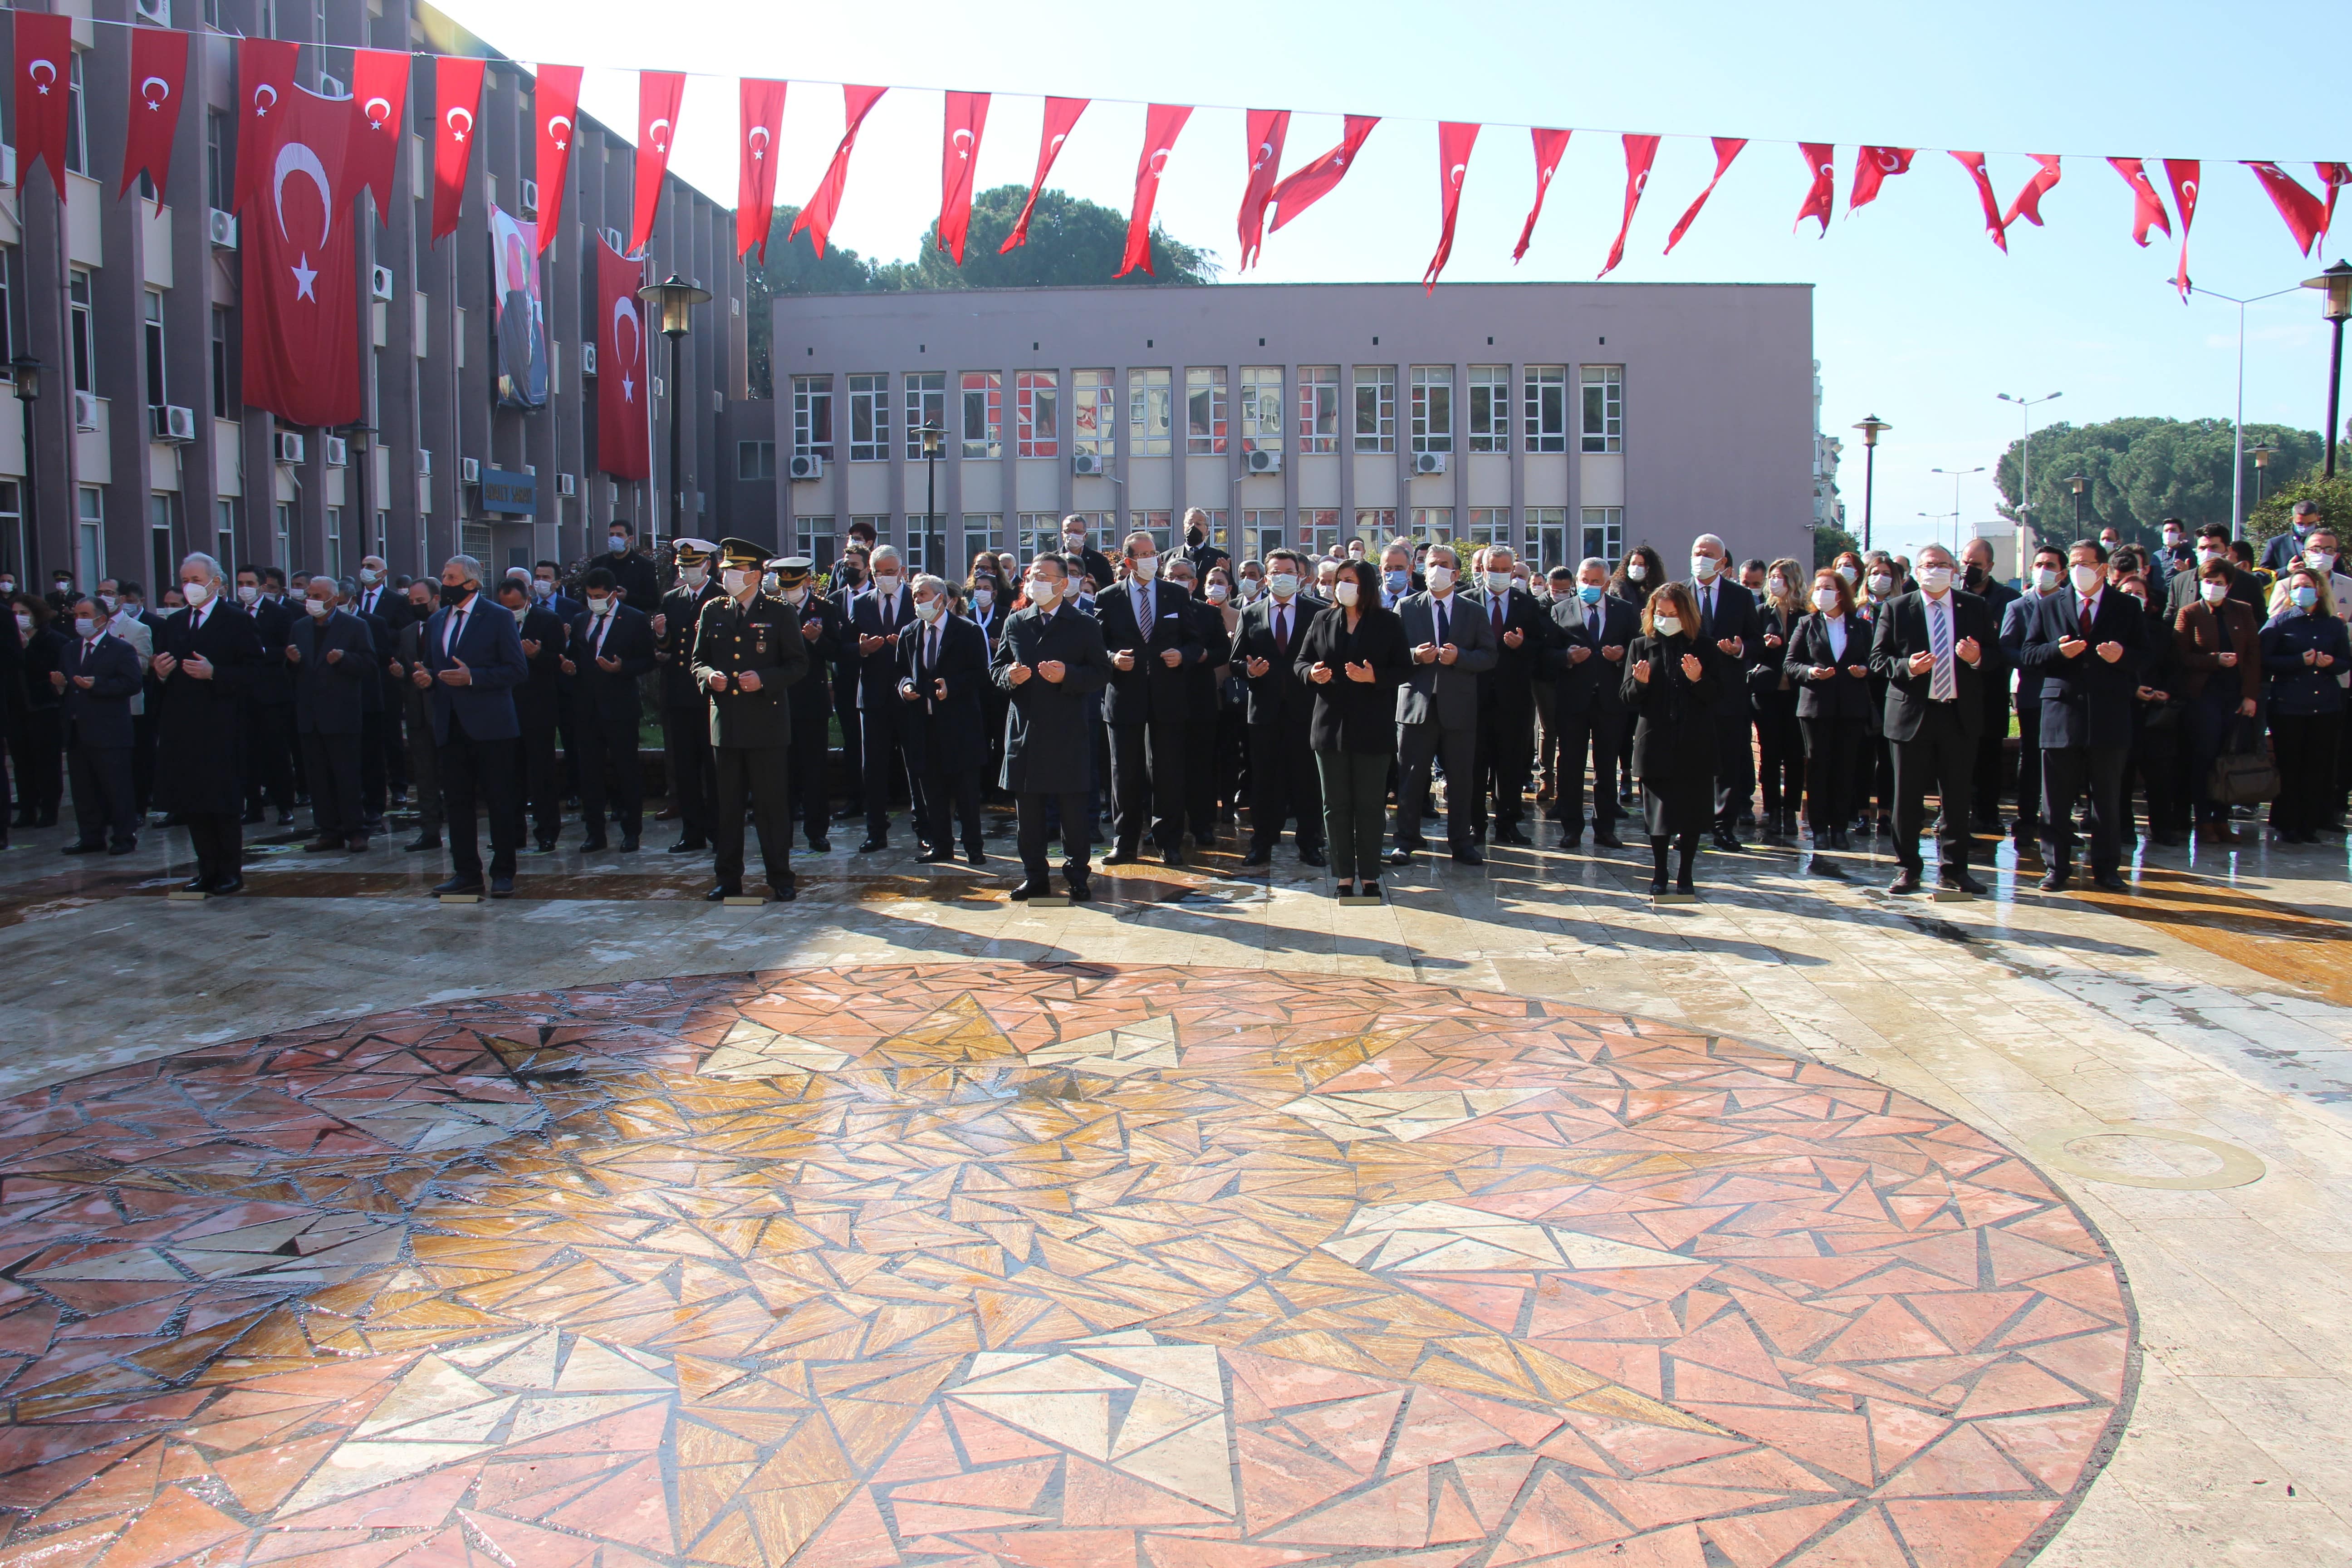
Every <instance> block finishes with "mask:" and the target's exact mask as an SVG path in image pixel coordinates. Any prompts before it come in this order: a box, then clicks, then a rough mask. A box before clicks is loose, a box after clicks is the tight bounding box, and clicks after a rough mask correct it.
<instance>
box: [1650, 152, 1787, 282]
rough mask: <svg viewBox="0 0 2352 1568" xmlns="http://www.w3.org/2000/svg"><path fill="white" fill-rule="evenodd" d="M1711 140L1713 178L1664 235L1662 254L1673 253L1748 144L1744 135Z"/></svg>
mask: <svg viewBox="0 0 2352 1568" xmlns="http://www.w3.org/2000/svg"><path fill="white" fill-rule="evenodd" d="M1713 141H1714V142H1715V178H1713V179H1711V180H1709V181H1707V183H1706V189H1705V190H1703V191H1701V192H1700V193H1699V194H1698V199H1697V200H1696V201H1694V202H1692V203H1691V205H1689V206H1687V207H1685V209H1683V216H1682V217H1681V218H1680V219H1679V220H1678V221H1677V222H1676V223H1675V228H1674V232H1673V233H1672V234H1669V235H1668V236H1666V248H1665V252H1664V254H1666V255H1668V256H1672V255H1673V254H1674V253H1675V246H1677V245H1680V244H1681V243H1682V242H1683V236H1685V235H1686V234H1688V233H1689V232H1690V226H1691V225H1693V224H1694V223H1696V222H1697V221H1698V209H1699V208H1701V207H1703V206H1705V205H1706V198H1707V197H1709V196H1711V195H1715V187H1716V186H1717V185H1719V184H1723V174H1724V171H1725V170H1727V169H1728V168H1730V167H1731V161H1732V160H1733V159H1734V158H1737V157H1738V156H1739V150H1740V149H1741V148H1743V147H1745V146H1747V145H1748V138H1747V137H1745V136H1717V137H1715V138H1713ZM1800 221H1801V220H1800Z"/></svg>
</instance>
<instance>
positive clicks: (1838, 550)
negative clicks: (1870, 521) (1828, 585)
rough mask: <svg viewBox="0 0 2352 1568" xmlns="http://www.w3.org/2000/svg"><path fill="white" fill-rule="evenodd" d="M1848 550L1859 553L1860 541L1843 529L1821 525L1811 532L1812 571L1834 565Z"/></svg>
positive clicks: (1860, 550)
mask: <svg viewBox="0 0 2352 1568" xmlns="http://www.w3.org/2000/svg"><path fill="white" fill-rule="evenodd" d="M1849 550H1851V551H1853V552H1855V553H1856V554H1859V553H1861V552H1862V541H1861V540H1859V539H1856V538H1855V537H1854V536H1853V534H1851V533H1848V532H1847V531H1845V530H1844V529H1843V528H1836V527H1832V526H1828V525H1823V526H1822V527H1820V528H1817V529H1815V530H1813V570H1814V571H1816V572H1818V571H1820V570H1821V569H1822V567H1824V566H1834V565H1836V564H1837V558H1838V557H1839V556H1841V555H1843V554H1844V553H1845V552H1847V551H1849ZM1808 602H1810V601H1808Z"/></svg>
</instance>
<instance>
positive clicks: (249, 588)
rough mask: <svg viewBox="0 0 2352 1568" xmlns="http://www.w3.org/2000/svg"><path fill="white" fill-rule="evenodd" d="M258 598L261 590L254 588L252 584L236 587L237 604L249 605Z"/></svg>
mask: <svg viewBox="0 0 2352 1568" xmlns="http://www.w3.org/2000/svg"><path fill="white" fill-rule="evenodd" d="M260 597H261V590H260V589H258V588H257V587H255V586H254V585H253V584H250V583H239V584H237V585H236V602H237V603H238V604H240V605H250V604H252V603H253V602H254V601H255V600H257V599H258V598H260Z"/></svg>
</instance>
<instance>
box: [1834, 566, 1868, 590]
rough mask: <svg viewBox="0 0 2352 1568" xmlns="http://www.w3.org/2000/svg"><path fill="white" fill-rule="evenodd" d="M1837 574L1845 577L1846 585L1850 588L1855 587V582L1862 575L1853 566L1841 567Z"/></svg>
mask: <svg viewBox="0 0 2352 1568" xmlns="http://www.w3.org/2000/svg"><path fill="white" fill-rule="evenodd" d="M1837 574H1838V575H1839V576H1841V577H1843V578H1844V579H1845V585H1846V586H1847V587H1849V588H1851V587H1853V585H1854V583H1855V582H1856V581H1857V580H1858V579H1859V578H1860V577H1861V576H1862V574H1861V573H1859V572H1857V571H1855V570H1854V569H1853V567H1851V566H1841V567H1839V568H1838V569H1837Z"/></svg>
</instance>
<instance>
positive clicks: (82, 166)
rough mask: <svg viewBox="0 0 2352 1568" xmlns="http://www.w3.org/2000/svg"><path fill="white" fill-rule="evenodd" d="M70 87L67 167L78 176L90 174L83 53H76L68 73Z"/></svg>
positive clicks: (67, 120) (67, 93)
mask: <svg viewBox="0 0 2352 1568" xmlns="http://www.w3.org/2000/svg"><path fill="white" fill-rule="evenodd" d="M66 74H67V79H68V83H69V84H70V85H68V88H67V89H66V167H67V168H68V169H69V170H71V171H72V172H73V173H74V174H89V126H88V125H87V124H86V123H85V120H86V118H87V117H86V116H85V115H84V114H83V112H82V106H83V103H84V100H85V95H84V94H83V92H82V84H81V51H80V50H79V49H76V50H75V51H74V58H73V67H72V68H71V69H70V70H68V72H67V73H66Z"/></svg>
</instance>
